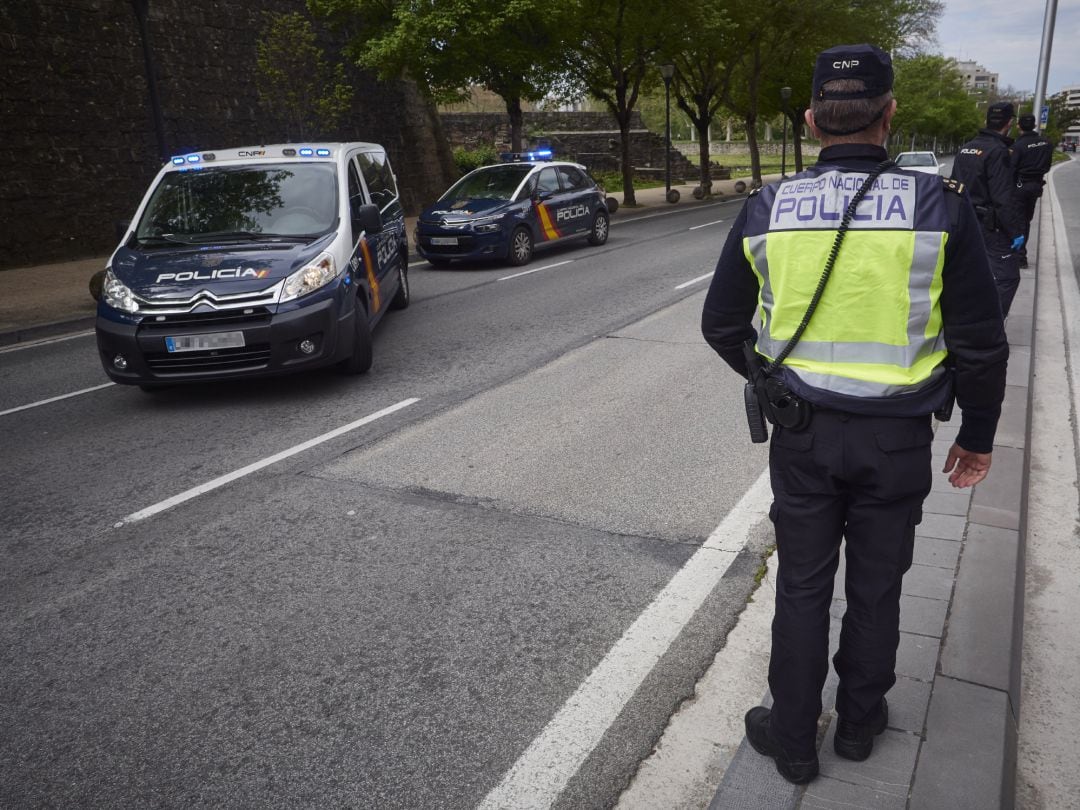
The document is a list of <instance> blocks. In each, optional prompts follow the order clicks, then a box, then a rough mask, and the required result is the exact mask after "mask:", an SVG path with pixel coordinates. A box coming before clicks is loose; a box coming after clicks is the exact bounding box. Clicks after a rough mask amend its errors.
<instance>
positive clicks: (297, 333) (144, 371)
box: [97, 143, 409, 387]
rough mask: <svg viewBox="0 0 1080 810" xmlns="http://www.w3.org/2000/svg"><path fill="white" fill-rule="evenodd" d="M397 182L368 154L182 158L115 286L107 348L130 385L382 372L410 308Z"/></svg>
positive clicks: (108, 308)
mask: <svg viewBox="0 0 1080 810" xmlns="http://www.w3.org/2000/svg"><path fill="white" fill-rule="evenodd" d="M407 272H408V243H407V241H406V237H405V219H404V215H403V211H402V207H401V204H400V201H399V199H398V191H397V182H396V180H395V177H394V174H393V172H392V171H391V168H390V164H389V162H388V160H387V158H386V153H385V151H384V150H383V149H382V147H380V146H377V145H376V144H370V143H346V144H312V145H310V146H294V145H279V146H258V147H247V148H244V149H229V150H222V151H217V152H199V153H194V154H189V155H181V156H177V157H174V158H173V159H172V161H171V162H170V163H168V164H166V165H165V166H164V167H163V168H162V170H161V171H160V172H159V173H158V175H157V177H156V178H155V179H154V182H153V183H152V184H151V186H150V189H149V191H147V193H146V196H145V197H144V198H143V200H142V202H141V203H140V205H139V208H138V211H137V212H136V214H135V219H134V220H133V222H132V224H131V225H130V226H128V227H126V228H125V229H124V233H123V235H122V239H121V243H120V245H119V247H117V249H116V251H115V252H114V253H113V255H112V258H111V259H110V261H109V266H108V268H107V270H106V273H105V279H104V283H103V285H102V291H101V294H100V298H99V301H98V316H97V342H98V350H99V352H100V355H101V362H102V364H103V365H104V367H105V372H106V373H107V374H108V375H109V377H110V378H112V379H113V380H114V381H116V382H118V383H129V384H139V385H142V386H144V387H153V386H155V385H159V384H171V383H178V382H195V381H205V380H216V379H223V378H233V377H250V376H265V375H271V374H280V373H284V372H290V371H299V370H303V369H310V368H316V367H319V366H326V365H331V364H337V365H338V366H339V367H341V368H342V369H343V370H345V371H348V372H351V373H362V372H364V371H367V370H368V368H370V366H371V362H372V344H371V329H372V327H373V326H374V325H375V324H376V323H377V322H378V321H379V320H380V319H381V318H382V316H383V315H384V314H385V313H386V310H387V309H402V308H404V307H406V306H408V303H409V283H408V276H407Z"/></svg>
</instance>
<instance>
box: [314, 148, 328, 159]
mask: <svg viewBox="0 0 1080 810" xmlns="http://www.w3.org/2000/svg"><path fill="white" fill-rule="evenodd" d="M315 154H316V155H318V156H319V157H330V150H329V149H316V150H315Z"/></svg>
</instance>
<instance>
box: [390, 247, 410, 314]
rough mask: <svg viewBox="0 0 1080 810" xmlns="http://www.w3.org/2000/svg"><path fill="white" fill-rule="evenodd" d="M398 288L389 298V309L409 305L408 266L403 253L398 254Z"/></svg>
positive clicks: (402, 307) (403, 307)
mask: <svg viewBox="0 0 1080 810" xmlns="http://www.w3.org/2000/svg"><path fill="white" fill-rule="evenodd" d="M397 273H398V288H397V292H396V293H394V297H393V298H391V299H390V309H405V307H407V306H408V305H409V266H408V262H407V260H406V259H405V256H404V254H401V253H399V254H398V266H397Z"/></svg>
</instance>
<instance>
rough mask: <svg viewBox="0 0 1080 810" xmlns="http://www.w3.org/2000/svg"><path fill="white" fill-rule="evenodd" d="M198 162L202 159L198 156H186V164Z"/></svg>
mask: <svg viewBox="0 0 1080 810" xmlns="http://www.w3.org/2000/svg"><path fill="white" fill-rule="evenodd" d="M200 160H202V158H200V157H199V156H198V155H188V156H187V162H188V163H198V162H199V161H200Z"/></svg>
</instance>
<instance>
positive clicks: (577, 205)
mask: <svg viewBox="0 0 1080 810" xmlns="http://www.w3.org/2000/svg"><path fill="white" fill-rule="evenodd" d="M557 172H558V175H559V183H560V184H561V185H562V189H563V191H562V196H561V198H560V199H561V202H560V205H559V210H558V213H557V215H556V216H557V218H558V227H559V229H560V230H561V231H563V233H564V234H565V235H567V236H570V235H572V234H581V233H586V232H588V231H589V229H590V228H591V227H592V220H593V215H594V213H595V211H594V210H593V208H594V203H595V198H596V194H595V193H594V192H593V185H592V183H591V182H590V181H589V178H588V177H587V176H586V175H585V173H584V172H583V171H581V169H579V168H578V167H577V166H571V165H569V164H567V165H562V166H559V167H558V169H557Z"/></svg>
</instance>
